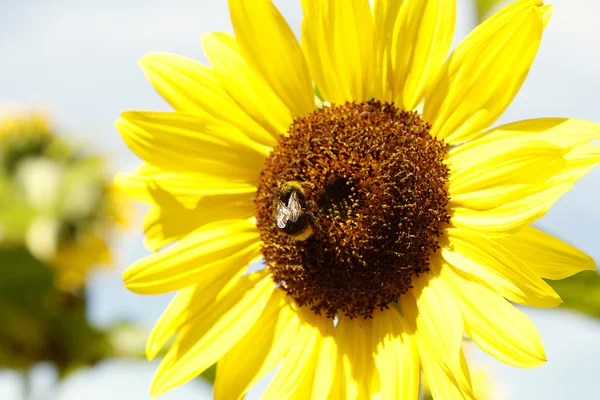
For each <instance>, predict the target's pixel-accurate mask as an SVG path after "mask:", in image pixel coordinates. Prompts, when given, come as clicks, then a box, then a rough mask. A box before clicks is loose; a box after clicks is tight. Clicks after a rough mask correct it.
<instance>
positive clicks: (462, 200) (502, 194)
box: [450, 183, 553, 211]
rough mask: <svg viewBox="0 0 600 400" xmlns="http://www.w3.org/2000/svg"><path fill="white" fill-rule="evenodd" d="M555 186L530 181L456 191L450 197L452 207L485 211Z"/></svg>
mask: <svg viewBox="0 0 600 400" xmlns="http://www.w3.org/2000/svg"><path fill="white" fill-rule="evenodd" d="M550 186H553V185H550V184H545V183H544V184H538V185H532V184H529V183H519V184H509V185H500V186H495V187H491V188H485V189H479V190H474V191H471V192H465V193H455V194H453V195H452V197H451V198H450V207H451V208H460V207H462V208H467V209H470V210H477V211H484V210H489V209H492V208H496V207H501V206H502V205H504V204H507V203H511V202H513V201H517V200H519V199H521V198H523V197H525V196H527V195H529V194H530V192H532V190H533V189H534V188H536V189H539V190H533V192H534V193H535V192H537V191H541V190H544V189H547V188H548V187H550Z"/></svg>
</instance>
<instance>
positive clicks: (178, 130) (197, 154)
mask: <svg viewBox="0 0 600 400" xmlns="http://www.w3.org/2000/svg"><path fill="white" fill-rule="evenodd" d="M122 118H123V119H122V120H120V121H117V123H116V125H117V129H118V130H119V132H120V133H121V136H122V137H123V140H124V141H125V143H126V144H127V145H128V146H129V148H130V149H131V150H132V151H133V152H134V153H136V154H137V155H138V156H139V157H140V158H142V159H144V160H146V161H148V162H150V163H151V164H154V165H156V166H158V167H163V168H165V169H168V170H169V169H170V170H174V171H177V170H180V171H181V170H184V171H200V172H203V173H210V174H213V175H215V176H228V177H231V178H232V179H235V177H237V179H238V180H239V179H247V180H250V181H256V180H257V176H258V172H259V171H260V169H261V168H262V165H263V164H264V160H265V157H266V156H267V155H268V152H269V150H268V149H267V148H266V147H264V146H261V145H259V144H258V143H256V142H253V141H252V140H250V139H248V138H247V137H246V136H245V135H244V134H243V133H242V132H241V131H239V130H237V129H236V128H233V127H231V126H228V125H218V124H212V125H209V124H206V123H205V121H203V120H201V119H200V118H198V117H197V116H195V115H193V114H183V113H168V112H141V111H138V112H134V111H130V112H126V113H123V115H122Z"/></svg>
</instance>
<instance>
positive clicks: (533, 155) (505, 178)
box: [448, 140, 566, 197]
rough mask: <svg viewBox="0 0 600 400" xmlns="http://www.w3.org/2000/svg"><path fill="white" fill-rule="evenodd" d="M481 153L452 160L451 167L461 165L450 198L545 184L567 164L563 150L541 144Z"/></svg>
mask: <svg viewBox="0 0 600 400" xmlns="http://www.w3.org/2000/svg"><path fill="white" fill-rule="evenodd" d="M478 149H479V147H476V148H474V149H473V150H472V151H468V152H463V153H461V154H460V155H459V156H455V157H452V156H450V157H448V161H449V163H450V164H452V165H457V171H453V172H451V177H450V184H449V194H450V197H454V195H456V194H461V193H468V192H471V191H475V190H481V189H485V188H490V187H494V186H500V185H507V184H521V183H541V182H544V181H545V180H546V179H548V178H550V177H551V176H552V175H555V174H556V173H557V172H559V171H560V170H562V169H563V168H564V166H565V164H566V162H565V160H564V159H563V154H564V153H565V151H564V150H563V149H561V148H560V147H558V146H556V145H554V144H552V143H549V142H545V141H541V140H534V141H528V142H518V143H516V144H515V145H514V146H510V147H508V148H504V149H496V150H495V151H478ZM486 150H491V149H486Z"/></svg>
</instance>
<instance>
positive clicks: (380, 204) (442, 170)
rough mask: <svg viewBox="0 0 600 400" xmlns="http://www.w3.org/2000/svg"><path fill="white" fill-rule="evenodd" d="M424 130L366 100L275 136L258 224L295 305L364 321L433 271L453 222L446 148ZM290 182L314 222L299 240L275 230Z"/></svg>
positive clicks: (271, 264)
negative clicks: (282, 197)
mask: <svg viewBox="0 0 600 400" xmlns="http://www.w3.org/2000/svg"><path fill="white" fill-rule="evenodd" d="M429 130H430V125H429V124H428V123H426V122H425V121H423V120H422V119H421V117H420V115H419V114H418V113H417V112H412V111H401V110H399V109H397V108H396V107H395V106H394V105H393V104H389V103H382V102H379V101H375V100H371V101H368V102H364V103H346V104H342V105H331V106H329V107H323V108H321V109H318V110H316V111H314V112H313V113H312V114H310V115H308V116H306V117H303V118H298V119H296V120H295V121H294V123H293V124H292V125H291V126H290V128H289V130H288V134H287V135H285V136H282V137H281V138H280V142H279V144H278V145H277V146H276V148H275V149H274V150H273V152H272V153H271V154H270V156H269V157H268V159H267V161H266V163H265V166H264V168H263V170H262V172H261V175H260V183H259V187H258V192H257V195H256V199H255V207H256V218H257V224H258V228H259V231H260V234H261V238H262V241H263V249H262V251H263V255H264V259H265V263H266V264H267V266H268V268H269V269H270V271H271V272H272V276H273V279H274V280H275V282H276V283H277V285H278V287H279V288H280V289H281V290H284V291H285V292H286V293H287V294H288V295H289V296H290V297H291V298H293V299H294V300H295V302H296V303H297V304H298V305H299V306H305V307H309V308H311V309H312V310H313V311H314V312H315V313H317V314H320V315H326V316H328V317H331V318H333V317H335V316H336V315H338V314H339V313H343V314H345V315H346V316H348V317H350V318H355V317H361V318H370V317H371V316H372V314H373V311H374V310H376V309H384V308H387V307H389V305H390V303H393V302H395V301H397V300H398V298H399V297H400V295H402V294H403V293H405V292H406V291H407V290H408V289H409V288H410V287H411V280H412V278H413V277H414V276H418V275H419V274H422V273H424V272H426V271H428V270H429V257H430V255H431V254H433V253H434V252H435V251H436V249H437V248H438V242H439V239H440V236H441V235H442V232H443V226H444V224H447V223H448V222H449V221H450V216H449V214H448V211H447V206H448V201H449V198H448V192H447V181H448V168H447V166H446V165H445V163H444V157H445V154H446V147H447V145H446V144H445V143H444V142H443V141H441V140H438V139H436V138H434V137H433V136H431V134H430V133H429ZM286 182H298V183H299V185H301V186H298V187H299V188H300V187H301V190H302V196H303V197H304V199H305V201H304V203H303V205H304V208H305V209H304V210H302V211H303V212H304V213H306V215H310V216H311V218H310V226H307V227H306V232H308V233H306V232H304V236H303V237H302V238H301V239H302V240H298V238H297V237H293V235H290V234H288V233H286V232H285V231H283V230H282V229H279V228H278V227H277V224H276V222H275V217H274V216H275V215H276V212H277V209H276V208H277V202H278V201H280V200H279V199H278V198H277V193H279V192H280V189H279V188H281V187H282V186H283V185H285V184H286ZM299 190H300V189H299Z"/></svg>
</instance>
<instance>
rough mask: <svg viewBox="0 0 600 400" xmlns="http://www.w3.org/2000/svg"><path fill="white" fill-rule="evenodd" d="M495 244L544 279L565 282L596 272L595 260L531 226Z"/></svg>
mask: <svg viewBox="0 0 600 400" xmlns="http://www.w3.org/2000/svg"><path fill="white" fill-rule="evenodd" d="M495 241H496V242H497V243H499V244H500V245H501V246H503V247H504V248H506V249H507V250H509V251H510V252H511V253H512V254H514V255H515V256H517V257H518V258H520V259H521V261H523V262H524V263H525V264H527V265H528V266H529V267H530V268H531V269H532V270H533V271H534V272H535V273H536V274H538V275H539V276H541V277H542V278H545V279H553V280H558V279H564V278H568V277H569V276H571V275H574V274H576V273H578V272H581V271H586V270H589V271H594V270H595V269H596V263H595V262H594V259H593V258H592V257H590V256H588V255H587V254H585V253H584V252H582V251H580V250H578V249H576V248H575V247H573V246H571V245H568V244H567V243H565V242H563V241H562V240H560V239H557V238H555V237H553V236H550V235H548V234H546V233H544V232H542V231H540V230H538V229H535V228H533V227H531V226H526V227H524V228H523V229H521V230H520V231H519V232H517V233H515V234H513V235H510V236H506V237H503V238H497V239H495Z"/></svg>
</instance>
